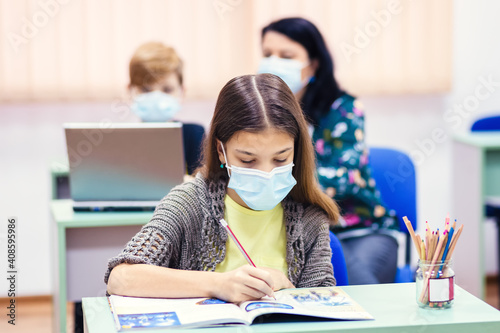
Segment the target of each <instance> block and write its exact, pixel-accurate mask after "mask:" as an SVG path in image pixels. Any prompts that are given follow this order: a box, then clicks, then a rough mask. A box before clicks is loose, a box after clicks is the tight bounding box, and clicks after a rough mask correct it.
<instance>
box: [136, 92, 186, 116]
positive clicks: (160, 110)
mask: <svg viewBox="0 0 500 333" xmlns="http://www.w3.org/2000/svg"><path fill="white" fill-rule="evenodd" d="M131 109H132V111H133V112H134V113H135V114H136V115H137V116H139V117H140V118H141V120H142V121H144V122H165V121H169V120H171V119H172V118H173V117H174V115H175V114H176V113H177V112H179V110H180V109H181V105H180V104H179V100H178V99H177V98H175V97H173V96H172V95H169V94H166V93H164V92H161V91H151V92H148V93H143V94H140V95H137V96H136V97H135V98H134V103H133V104H132V106H131Z"/></svg>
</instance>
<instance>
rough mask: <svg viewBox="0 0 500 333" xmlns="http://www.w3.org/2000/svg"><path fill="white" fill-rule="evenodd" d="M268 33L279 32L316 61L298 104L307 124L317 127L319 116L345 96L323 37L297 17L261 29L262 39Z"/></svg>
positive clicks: (311, 25)
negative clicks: (313, 74)
mask: <svg viewBox="0 0 500 333" xmlns="http://www.w3.org/2000/svg"><path fill="white" fill-rule="evenodd" d="M269 31H275V32H278V33H280V34H283V35H285V36H287V37H288V38H290V39H291V40H293V41H295V42H297V43H299V44H300V45H302V46H303V47H304V48H305V49H306V50H307V54H308V55H309V59H310V60H314V59H316V60H317V61H318V68H317V69H316V73H315V76H314V79H313V80H311V82H309V84H308V86H307V88H306V91H305V93H304V96H303V97H302V100H301V101H300V102H301V104H302V108H303V109H304V112H305V113H306V115H307V116H308V118H309V119H308V120H309V121H310V122H312V123H313V124H318V121H319V119H320V118H321V116H323V115H325V114H326V113H327V112H328V111H329V110H330V107H331V105H332V104H333V102H334V101H335V100H336V99H337V98H338V97H340V96H341V95H342V94H343V93H344V91H343V90H342V89H340V87H339V85H338V84H337V81H336V80H335V77H334V75H333V71H334V67H333V60H332V56H331V55H330V52H329V51H328V48H327V47H326V44H325V41H324V40H323V36H321V33H320V32H319V30H318V28H316V26H315V25H314V24H312V23H311V22H309V21H308V20H306V19H303V18H298V17H294V18H285V19H282V20H279V21H275V22H272V23H271V24H269V25H268V26H266V27H264V28H263V29H262V38H264V35H265V34H266V33H267V32H269Z"/></svg>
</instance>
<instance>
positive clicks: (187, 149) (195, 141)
mask: <svg viewBox="0 0 500 333" xmlns="http://www.w3.org/2000/svg"><path fill="white" fill-rule="evenodd" d="M204 137H205V128H203V126H201V125H198V124H189V123H185V124H182V141H183V144H184V160H185V161H186V169H187V173H188V175H192V174H193V172H194V171H195V170H196V168H198V167H199V166H200V157H201V150H202V143H203V138H204Z"/></svg>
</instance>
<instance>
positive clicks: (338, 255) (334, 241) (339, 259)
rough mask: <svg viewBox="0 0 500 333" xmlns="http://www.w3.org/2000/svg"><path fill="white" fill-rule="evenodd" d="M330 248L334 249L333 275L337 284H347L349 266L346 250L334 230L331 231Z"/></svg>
mask: <svg viewBox="0 0 500 333" xmlns="http://www.w3.org/2000/svg"><path fill="white" fill-rule="evenodd" d="M330 248H331V249H332V266H333V276H335V280H337V286H347V285H348V284H349V280H348V279H347V266H346V263H345V258H344V250H342V245H340V241H339V239H338V238H337V236H335V234H334V233H333V232H331V231H330Z"/></svg>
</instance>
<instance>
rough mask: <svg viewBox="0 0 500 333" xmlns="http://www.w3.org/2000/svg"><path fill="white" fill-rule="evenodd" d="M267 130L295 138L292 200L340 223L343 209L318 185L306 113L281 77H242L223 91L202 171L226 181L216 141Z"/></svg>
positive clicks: (205, 152)
mask: <svg viewBox="0 0 500 333" xmlns="http://www.w3.org/2000/svg"><path fill="white" fill-rule="evenodd" d="M268 128H273V129H276V130H279V131H282V132H285V133H287V134H289V135H290V136H291V137H292V138H293V139H294V164H295V166H294V168H293V170H292V174H293V176H294V178H295V179H296V180H297V184H296V185H295V186H294V187H293V189H292V190H291V192H290V196H291V197H292V199H293V200H295V201H296V202H301V203H306V204H312V205H316V206H319V207H320V208H322V209H323V210H324V211H325V212H326V213H327V215H328V217H329V218H330V220H331V221H332V223H336V222H337V220H338V217H339V211H338V207H337V205H336V204H335V202H334V201H333V200H332V199H331V198H330V197H328V196H327V195H326V194H324V193H323V192H321V190H320V188H319V186H318V184H317V180H316V177H315V170H316V168H315V155H314V150H313V145H312V142H311V138H310V137H309V133H308V130H307V122H306V120H305V118H304V114H303V113H302V110H301V108H300V105H299V104H298V102H297V100H296V98H295V96H294V95H293V93H292V91H291V90H290V88H288V86H287V84H286V83H285V82H284V81H283V80H281V79H280V78H279V77H278V76H276V75H273V74H258V75H244V76H238V77H235V78H234V79H232V80H230V81H229V82H228V83H226V85H225V86H224V87H223V88H222V90H221V92H220V93H219V97H218V98H217V103H216V105H215V111H214V115H213V117H212V122H211V124H210V131H209V133H208V136H207V138H206V140H205V143H204V154H203V166H202V167H201V169H200V172H201V173H202V174H203V175H204V176H205V177H206V178H207V179H209V180H218V179H221V178H223V179H225V180H226V181H227V180H228V175H227V171H226V170H225V169H222V168H221V167H220V165H221V161H220V160H219V154H218V151H217V141H218V140H219V141H220V142H222V143H223V144H225V143H226V142H227V141H229V139H231V138H232V137H233V135H235V134H236V133H238V132H240V131H246V132H252V133H259V132H262V131H264V130H266V129H268Z"/></svg>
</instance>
